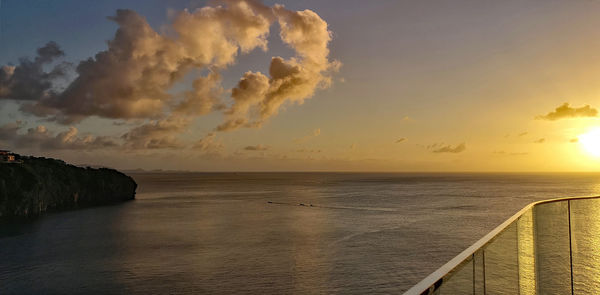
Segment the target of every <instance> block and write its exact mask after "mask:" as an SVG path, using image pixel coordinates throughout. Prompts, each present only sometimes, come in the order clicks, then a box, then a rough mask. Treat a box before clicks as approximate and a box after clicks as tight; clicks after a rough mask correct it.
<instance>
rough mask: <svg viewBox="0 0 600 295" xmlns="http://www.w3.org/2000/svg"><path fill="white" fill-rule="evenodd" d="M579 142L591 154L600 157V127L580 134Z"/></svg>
mask: <svg viewBox="0 0 600 295" xmlns="http://www.w3.org/2000/svg"><path fill="white" fill-rule="evenodd" d="M579 142H580V143H581V145H582V146H583V148H584V149H585V150H586V152H588V153H589V154H590V155H592V156H594V157H600V127H596V128H594V129H592V130H590V131H588V132H587V133H584V134H582V135H579Z"/></svg>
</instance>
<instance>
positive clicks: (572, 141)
mask: <svg viewBox="0 0 600 295" xmlns="http://www.w3.org/2000/svg"><path fill="white" fill-rule="evenodd" d="M569 142H570V143H576V142H579V138H572V139H570V140H569Z"/></svg>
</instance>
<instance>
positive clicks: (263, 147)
mask: <svg viewBox="0 0 600 295" xmlns="http://www.w3.org/2000/svg"><path fill="white" fill-rule="evenodd" d="M268 149H269V146H266V145H262V144H258V145H249V146H246V147H245V148H244V150H245V151H266V150H268Z"/></svg>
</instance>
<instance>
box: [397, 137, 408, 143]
mask: <svg viewBox="0 0 600 295" xmlns="http://www.w3.org/2000/svg"><path fill="white" fill-rule="evenodd" d="M404 141H406V138H405V137H402V138H399V139H398V140H396V143H401V142H404Z"/></svg>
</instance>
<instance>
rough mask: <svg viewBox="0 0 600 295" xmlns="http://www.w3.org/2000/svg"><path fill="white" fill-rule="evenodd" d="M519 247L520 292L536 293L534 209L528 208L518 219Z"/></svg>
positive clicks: (521, 293) (533, 294) (529, 294)
mask: <svg viewBox="0 0 600 295" xmlns="http://www.w3.org/2000/svg"><path fill="white" fill-rule="evenodd" d="M517 235H518V247H519V249H518V250H519V257H518V261H519V294H520V295H535V294H536V291H535V286H536V284H535V244H534V239H533V211H532V210H527V211H525V213H523V215H521V217H519V219H518V221H517Z"/></svg>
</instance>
